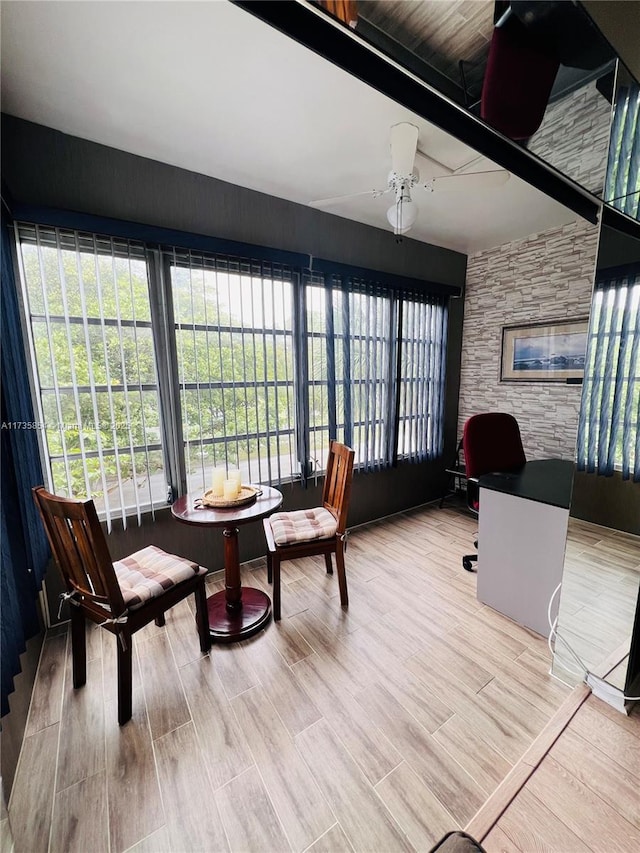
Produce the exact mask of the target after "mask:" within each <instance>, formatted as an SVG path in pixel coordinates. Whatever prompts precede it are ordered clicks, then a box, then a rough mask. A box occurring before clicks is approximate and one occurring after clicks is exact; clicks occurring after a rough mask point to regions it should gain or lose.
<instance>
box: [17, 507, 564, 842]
mask: <svg viewBox="0 0 640 853" xmlns="http://www.w3.org/2000/svg"><path fill="white" fill-rule="evenodd" d="M476 529H477V527H476V522H475V521H474V519H472V518H470V517H469V516H467V515H466V514H463V513H461V512H458V511H457V510H456V509H454V508H445V509H437V508H435V507H427V508H424V509H421V510H418V511H413V512H411V513H406V514H402V515H399V516H395V517H393V518H391V519H388V520H385V521H383V522H377V523H375V524H372V525H369V526H367V527H363V528H359V529H357V530H355V531H353V532H352V534H351V536H350V538H349V547H348V551H347V560H346V562H347V576H348V582H349V595H350V606H349V608H348V610H343V609H341V607H340V603H339V597H338V589H337V579H336V576H335V575H333V576H327V575H326V574H325V571H324V562H323V560H322V558H320V559H307V560H301V561H292V562H290V563H285V564H283V569H282V571H283V590H282V608H283V619H282V621H281V622H280V623H279V624H273V623H272V624H270V625H269V626H268V628H267V629H266V630H265V631H264V632H262V633H261V634H259V635H257V636H256V637H254V638H252V639H250V640H248V641H245V642H243V643H240V644H235V645H230V646H214V647H213V648H212V650H211V652H210V653H209V654H208V655H202V654H201V653H200V651H199V648H198V640H197V635H196V630H195V624H194V620H193V614H192V611H191V609H190V606H189V604H188V603H186V602H183V603H182V604H181V605H179V606H178V607H176V608H174V609H173V611H169V612H168V613H167V620H166V626H165V627H164V628H158V627H156V626H155V625H150V626H148V627H147V628H145V629H144V630H143V631H141V632H139V633H138V634H137V635H136V637H135V638H134V670H133V683H134V690H133V708H134V713H133V719H132V720H131V721H130V722H129V723H128V724H127V725H125V726H123V727H122V728H120V727H119V726H118V724H117V713H116V672H115V662H116V660H115V652H116V650H115V639H114V637H113V636H112V635H109V634H106V632H103V631H101V630H100V629H94V628H92V629H89V630H88V665H87V684H86V686H85V687H84V688H82V689H80V690H73V688H72V686H71V661H70V643H69V638H68V635H67V632H66V630H64V629H63V630H60V629H59V630H58V631H57V632H55V631H54V632H50V634H49V636H48V637H47V639H46V641H45V646H44V650H43V655H42V660H41V664H40V667H39V672H38V677H37V681H36V686H35V691H34V696H33V700H32V707H31V712H30V717H29V721H28V725H27V731H26V738H25V742H24V747H23V750H22V754H21V759H20V763H19V766H18V770H17V774H16V779H15V783H14V788H13V791H12V797H11V802H10V809H9V814H10V820H11V826H12V830H13V835H14V839H15V849H16V851H17V853H21V851H26V852H27V853H40V851H54V853H71V851H82V853H88V851H91V853H98V851H108V853H120V851H125V850H130V851H136V853H143V851H145V853H149V851H156V852H157V853H162V851H171V852H172V853H178V851H180V853H182V851H185V853H187V851H206V852H207V853H208V851H218V850H221V851H243V852H244V851H261V853H262V852H263V851H278V853H279V851H289V850H292V851H305V850H308V851H313V853H321V851H332V852H333V851H352V853H353V851H381V853H382V851H384V853H389V851H403V850H418V851H424V850H428V849H429V847H430V846H431V845H432V844H433V843H434V842H435V841H436V840H438V839H439V838H440V837H441V836H442V835H443V834H444V833H445V832H447V831H449V830H451V829H454V828H456V827H463V826H464V825H465V824H466V823H467V822H468V821H469V819H470V818H471V817H472V816H473V815H474V813H475V812H476V811H477V809H478V808H479V807H480V806H481V805H482V803H483V802H484V801H485V800H486V799H487V797H488V796H489V795H490V794H491V793H492V791H493V790H494V789H495V788H496V786H497V785H498V784H499V783H500V781H501V780H502V779H503V778H504V776H505V775H506V774H507V773H508V772H509V770H510V769H511V767H512V766H513V764H514V763H515V762H517V760H518V758H519V757H520V756H521V755H522V753H523V752H524V751H525V749H526V748H527V747H528V746H529V745H530V743H531V742H532V740H533V739H534V738H535V737H536V735H537V734H538V733H539V732H540V730H541V729H542V728H543V727H544V726H545V724H546V723H547V721H548V720H549V718H550V717H551V716H552V715H553V714H554V712H555V710H556V709H557V708H558V706H559V705H560V704H561V702H562V701H563V700H564V698H565V697H566V696H567V694H568V693H569V688H567V687H565V686H564V685H563V684H560V683H559V682H558V681H557V680H555V679H553V678H551V677H550V676H549V675H548V670H549V665H550V660H549V652H548V650H547V647H546V641H545V640H544V639H543V638H541V637H538V636H537V635H535V634H533V633H531V632H529V631H527V630H526V629H523V628H521V627H519V626H518V625H516V624H514V623H513V622H511V621H510V620H508V619H506V618H504V617H502V616H500V615H499V614H497V613H495V612H494V611H492V610H491V609H489V608H487V607H485V606H483V605H482V604H480V603H479V602H478V601H477V599H476V594H475V587H476V577H475V575H473V574H469V573H467V572H465V571H463V569H462V567H461V557H462V555H463V554H464V553H467V552H470V551H472V550H473V548H472V540H473V534H474V532H475V531H476ZM470 546H471V547H470ZM219 578H220V576H219V575H217V576H212V577H211V579H210V581H209V586H210V588H211V591H216V590H217V589H219V588H221V587H222V584H221V581H220V579H219ZM243 582H244V584H245V585H252V586H257V587H260V588H262V589H265V590H268V589H269V587H268V585H267V582H266V570H265V568H264V565H262V564H255V563H254V564H252V565H251V566H248V567H246V569H245V570H244V571H243ZM545 849H546V848H545Z"/></svg>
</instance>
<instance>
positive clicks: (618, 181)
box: [605, 83, 640, 219]
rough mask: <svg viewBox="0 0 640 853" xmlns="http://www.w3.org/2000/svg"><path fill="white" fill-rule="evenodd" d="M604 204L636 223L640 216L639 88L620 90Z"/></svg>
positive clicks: (612, 128)
mask: <svg viewBox="0 0 640 853" xmlns="http://www.w3.org/2000/svg"><path fill="white" fill-rule="evenodd" d="M605 201H606V202H608V203H609V204H611V205H612V206H613V207H615V208H616V209H617V210H621V211H622V212H623V213H626V214H628V215H629V216H632V217H633V218H634V219H638V217H639V215H640V86H638V84H637V83H633V84H632V85H630V86H621V87H620V88H619V89H618V91H617V93H616V103H615V107H614V113H613V122H612V125H611V139H610V141H609V158H608V161H607V179H606V185H605Z"/></svg>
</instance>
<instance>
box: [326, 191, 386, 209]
mask: <svg viewBox="0 0 640 853" xmlns="http://www.w3.org/2000/svg"><path fill="white" fill-rule="evenodd" d="M389 192H391V187H387V188H386V189H384V190H365V191H364V192H361V193H348V194H347V195H334V196H332V197H331V198H317V199H315V200H314V201H310V202H309V207H330V206H331V205H332V204H339V203H340V202H342V201H349V199H351V198H359V197H360V196H363V195H368V196H371V198H378V196H381V195H386V193H389Z"/></svg>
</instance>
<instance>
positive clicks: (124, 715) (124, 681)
mask: <svg viewBox="0 0 640 853" xmlns="http://www.w3.org/2000/svg"><path fill="white" fill-rule="evenodd" d="M121 638H122V640H124V643H123V642H121ZM116 640H117V643H118V724H119V725H121V726H123V725H124V724H125V723H127V722H129V720H130V719H131V714H132V710H133V706H132V700H131V692H132V687H131V652H132V638H131V634H129V632H128V631H122V632H121V634H119V635H116ZM123 645H124V648H123Z"/></svg>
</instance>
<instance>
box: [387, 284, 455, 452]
mask: <svg viewBox="0 0 640 853" xmlns="http://www.w3.org/2000/svg"><path fill="white" fill-rule="evenodd" d="M447 320H448V315H447V311H446V308H445V305H444V300H441V299H440V300H439V299H437V298H432V299H431V300H430V301H428V302H427V301H418V299H417V298H416V296H415V295H414V294H405V298H404V299H403V302H402V326H401V333H400V349H401V369H400V372H399V377H400V388H399V398H400V399H399V403H400V405H399V412H398V455H399V456H403V457H405V458H407V459H411V460H413V461H418V460H422V459H426V458H428V457H433V456H438V455H440V454H441V453H442V446H443V441H444V432H443V429H442V424H443V420H444V392H445V374H446V358H445V356H446V340H447Z"/></svg>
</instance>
